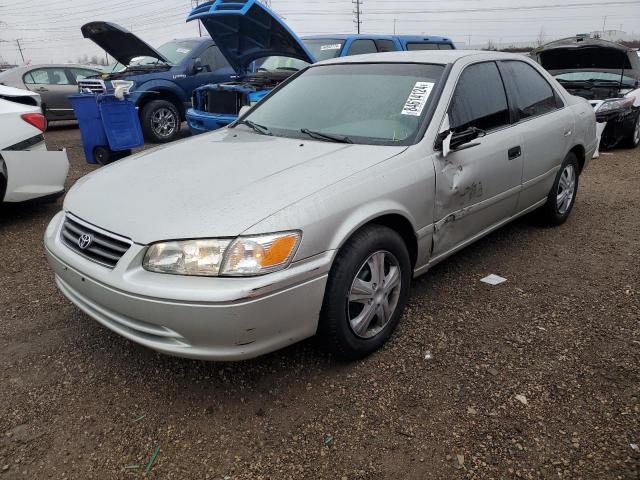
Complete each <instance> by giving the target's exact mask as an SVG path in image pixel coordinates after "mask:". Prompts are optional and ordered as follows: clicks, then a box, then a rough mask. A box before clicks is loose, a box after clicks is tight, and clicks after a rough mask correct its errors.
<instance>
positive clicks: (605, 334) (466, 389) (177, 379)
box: [0, 127, 640, 480]
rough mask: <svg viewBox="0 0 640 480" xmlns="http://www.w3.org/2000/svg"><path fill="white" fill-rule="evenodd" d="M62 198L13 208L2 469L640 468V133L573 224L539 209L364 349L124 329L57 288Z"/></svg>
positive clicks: (57, 136) (38, 474)
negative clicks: (206, 354)
mask: <svg viewBox="0 0 640 480" xmlns="http://www.w3.org/2000/svg"><path fill="white" fill-rule="evenodd" d="M47 140H48V143H49V145H50V146H66V147H67V148H68V149H69V154H70V159H71V163H72V169H71V174H70V177H69V185H71V184H72V183H73V182H74V181H75V180H76V179H78V178H79V177H80V176H82V175H84V174H86V173H88V172H89V171H91V170H92V169H93V167H90V166H88V165H86V164H84V157H83V154H82V151H81V149H80V145H79V133H78V130H77V129H76V128H73V127H53V128H52V129H51V131H50V132H48V133H47ZM108 201H109V199H108V198H105V203H106V202H108ZM60 208H61V202H58V203H57V204H55V205H47V206H11V207H6V206H5V207H3V208H2V209H0V254H1V256H2V260H3V261H2V262H1V263H0V405H1V410H0V480H4V479H9V478H30V479H31V478H56V479H60V478H74V479H88V478H137V477H147V478H176V479H192V478H198V479H204V478H211V479H223V478H224V479H233V480H236V479H260V478H264V479H267V478H271V479H287V478H291V479H299V478H308V479H349V480H352V479H421V480H423V479H457V478H478V479H485V478H509V479H520V478H535V479H541V478H567V479H589V480H593V479H596V480H600V479H614V478H620V479H638V478H640V452H639V451H637V450H634V448H633V445H632V444H637V443H640V320H639V319H640V213H639V212H640V210H639V209H640V150H637V151H624V150H620V151H616V152H615V153H614V154H608V155H604V156H603V157H602V158H600V159H599V160H596V161H594V162H592V164H591V165H590V168H589V169H588V170H587V171H586V172H585V174H584V175H583V177H582V178H581V185H580V192H579V195H578V201H577V204H576V207H575V209H574V212H573V215H572V217H571V218H570V220H569V221H568V222H567V223H566V224H565V225H564V226H562V227H560V228H557V229H547V228H541V227H539V226H538V225H536V223H535V222H534V221H533V220H532V219H530V218H524V219H522V220H520V221H518V222H516V223H515V224H513V225H510V226H508V227H506V228H503V229H502V230H500V231H498V232H497V233H495V234H493V235H491V236H489V237H488V238H486V239H484V240H483V241H481V242H479V243H478V244H476V245H474V246H472V247H470V248H468V249H466V250H465V251H463V252H462V253H460V254H458V255H457V256H455V257H453V258H452V259H450V260H449V261H446V262H445V263H443V264H441V265H439V266H438V267H436V268H435V269H434V270H432V271H431V272H430V273H429V274H427V275H426V276H424V277H422V278H420V279H419V280H417V281H414V283H413V292H412V295H411V300H410V304H409V307H408V309H407V312H406V314H405V317H404V319H403V321H402V323H401V325H400V328H399V331H398V332H397V334H396V335H395V336H394V337H393V339H392V341H391V342H390V343H389V344H388V346H387V347H386V348H385V349H384V350H383V351H381V352H379V353H378V354H376V355H373V356H372V357H370V358H368V359H367V360H365V361H362V362H359V363H339V362H337V361H335V360H333V359H332V358H331V357H329V356H328V355H327V354H326V353H324V352H323V350H322V349H321V348H320V347H319V346H318V345H316V343H315V342H314V341H308V342H303V343H302V344H299V345H296V346H293V347H291V348H289V349H287V350H284V351H281V352H278V353H275V354H272V355H269V356H266V357H263V358H259V359H256V360H253V361H249V362H244V363H233V364H219V363H217V364H216V363H204V362H196V361H189V360H181V359H175V358H170V357H166V356H161V355H158V354H156V353H154V352H152V351H150V350H147V349H145V348H143V347H139V346H137V345H135V344H133V343H131V342H129V341H127V340H125V339H123V338H121V337H119V336H117V335H115V334H113V333H111V332H110V331H108V330H106V329H104V328H102V327H100V326H99V325H98V324H97V323H96V322H94V321H92V320H91V319H90V318H88V317H87V316H86V315H84V314H83V313H81V312H80V310H78V309H77V308H75V307H74V306H73V305H72V304H71V303H70V302H68V301H66V300H65V299H64V298H63V296H62V295H61V294H60V293H58V291H57V289H56V288H55V286H54V283H53V279H52V274H51V272H50V270H49V268H48V267H47V263H46V260H45V256H44V253H43V247H42V235H43V232H44V228H45V226H46V224H47V222H48V221H49V219H50V218H51V217H52V216H53V215H54V214H55V213H56V212H57V211H58V210H59V209H60ZM490 273H496V274H500V275H502V276H504V277H506V278H507V279H508V282H507V283H505V284H503V285H500V286H497V287H490V286H487V285H485V284H482V283H480V282H479V280H480V278H482V277H484V276H485V275H487V274H490ZM428 352H430V354H431V358H429V355H427V353H428ZM425 357H427V358H425ZM157 448H159V449H160V451H159V454H158V455H157V458H156V461H155V463H154V464H153V466H152V469H151V471H150V473H145V470H146V468H147V464H148V462H149V460H150V458H151V457H152V454H153V453H154V452H155V451H156V449H157ZM636 448H637V447H636Z"/></svg>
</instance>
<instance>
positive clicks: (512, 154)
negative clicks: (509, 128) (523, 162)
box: [509, 147, 522, 160]
mask: <svg viewBox="0 0 640 480" xmlns="http://www.w3.org/2000/svg"><path fill="white" fill-rule="evenodd" d="M520 156H522V148H520V147H513V148H510V149H509V160H515V159H516V158H518V157H520Z"/></svg>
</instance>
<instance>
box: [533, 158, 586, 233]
mask: <svg viewBox="0 0 640 480" xmlns="http://www.w3.org/2000/svg"><path fill="white" fill-rule="evenodd" d="M578 179H579V166H578V158H577V157H576V156H575V154H574V153H569V154H568V155H567V156H566V157H565V159H564V162H562V165H561V166H560V171H559V172H558V175H557V176H556V181H555V182H554V183H553V187H552V188H551V191H550V192H549V196H548V198H547V203H546V204H545V205H544V206H543V207H542V208H541V209H540V213H541V214H542V217H543V220H544V221H545V222H546V223H548V224H549V225H553V226H557V225H562V224H563V223H564V222H565V221H566V220H567V218H569V215H570V214H571V210H572V209H573V205H574V204H575V202H576V195H577V193H578Z"/></svg>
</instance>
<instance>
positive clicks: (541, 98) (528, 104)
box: [503, 61, 558, 119]
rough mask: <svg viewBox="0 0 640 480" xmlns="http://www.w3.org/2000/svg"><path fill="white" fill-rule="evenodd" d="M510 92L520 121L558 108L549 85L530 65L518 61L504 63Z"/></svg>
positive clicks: (554, 95)
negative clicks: (513, 95) (512, 93)
mask: <svg viewBox="0 0 640 480" xmlns="http://www.w3.org/2000/svg"><path fill="white" fill-rule="evenodd" d="M503 65H504V66H505V68H506V71H507V77H508V81H509V82H510V91H513V92H514V94H515V96H516V98H515V107H516V109H517V111H518V116H519V118H520V119H525V118H530V117H536V116H538V115H544V114H545V113H549V112H551V111H553V110H556V109H557V108H558V101H557V98H556V94H555V92H554V90H553V88H551V85H549V83H548V82H547V81H546V80H545V79H544V78H543V77H542V75H540V73H538V71H537V70H536V69H535V68H533V67H532V66H531V65H527V64H526V63H524V62H518V61H506V62H503Z"/></svg>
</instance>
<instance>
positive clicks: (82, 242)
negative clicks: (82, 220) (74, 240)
mask: <svg viewBox="0 0 640 480" xmlns="http://www.w3.org/2000/svg"><path fill="white" fill-rule="evenodd" d="M92 243H93V238H91V235H87V234H86V233H85V234H83V235H80V238H78V246H79V247H80V249H81V250H86V249H87V248H89V245H91V244H92Z"/></svg>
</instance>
